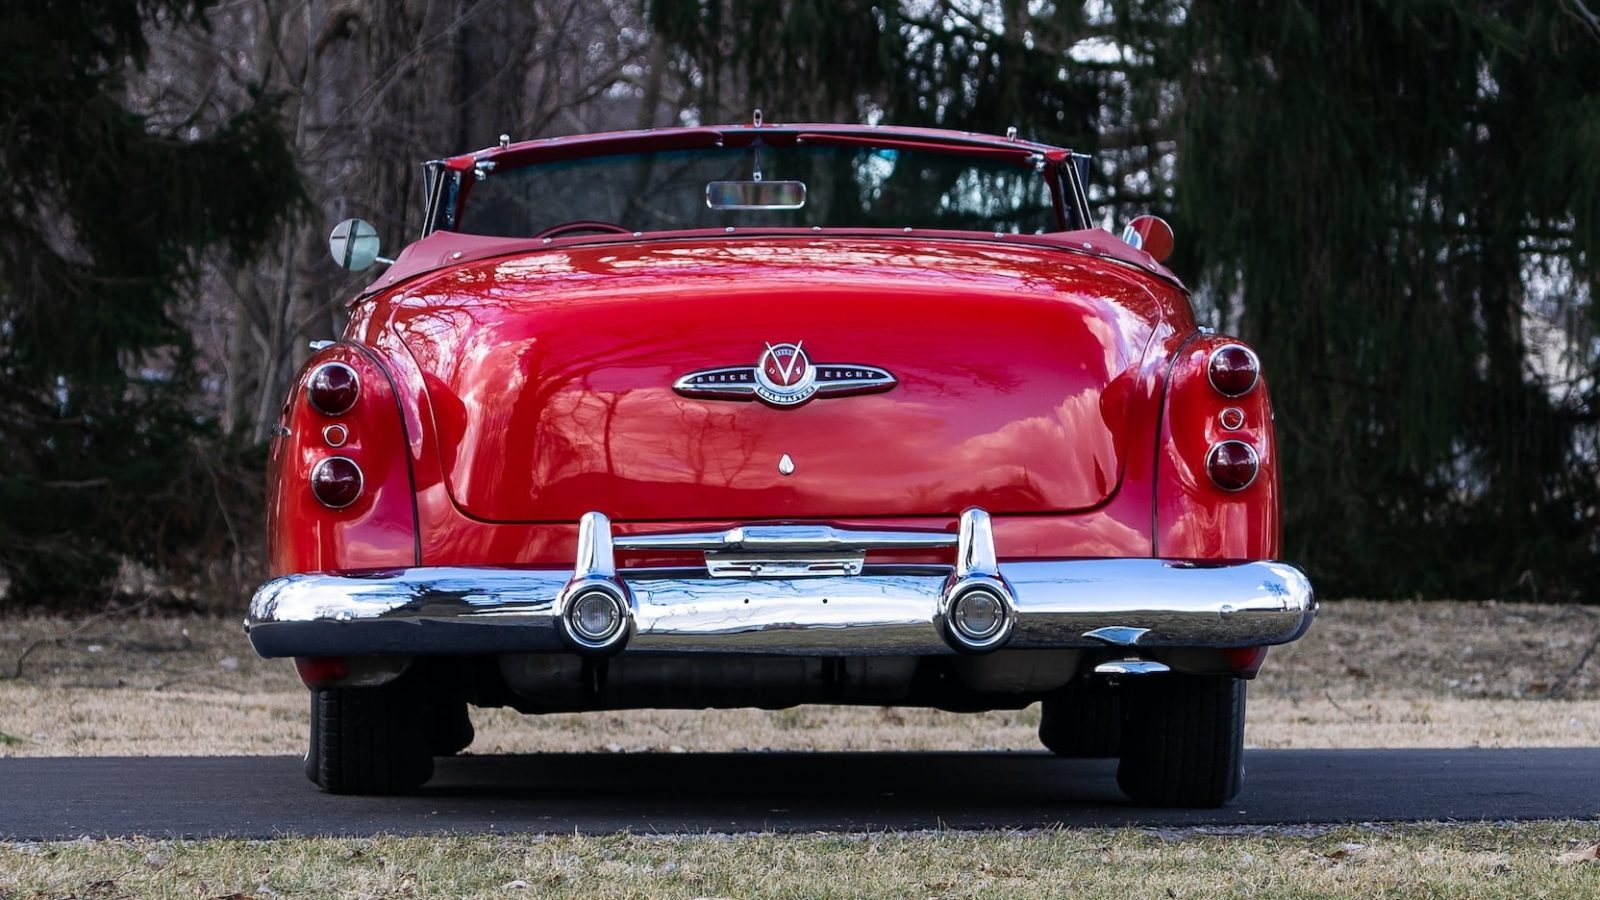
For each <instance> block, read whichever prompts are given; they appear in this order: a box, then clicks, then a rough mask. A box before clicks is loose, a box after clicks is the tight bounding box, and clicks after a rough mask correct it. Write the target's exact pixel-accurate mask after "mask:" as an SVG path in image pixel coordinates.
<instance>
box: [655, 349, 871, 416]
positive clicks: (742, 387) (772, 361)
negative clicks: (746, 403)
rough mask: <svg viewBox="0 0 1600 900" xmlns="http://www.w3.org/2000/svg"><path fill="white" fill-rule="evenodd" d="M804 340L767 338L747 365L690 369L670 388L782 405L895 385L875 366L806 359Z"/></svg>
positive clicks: (689, 395) (697, 393)
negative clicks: (770, 341)
mask: <svg viewBox="0 0 1600 900" xmlns="http://www.w3.org/2000/svg"><path fill="white" fill-rule="evenodd" d="M804 344H805V341H798V342H796V343H793V344H767V345H766V350H764V351H763V352H762V354H761V356H760V357H759V358H757V359H756V364H755V365H753V366H728V367H725V368H721V369H701V370H700V371H698V372H690V373H689V374H687V375H685V376H683V377H682V378H679V379H678V380H677V381H675V382H673V385H672V387H673V390H676V391H677V392H678V393H680V394H683V395H685V396H688V397H706V398H709V399H713V400H760V401H761V402H763V403H765V404H767V405H768V406H775V407H778V408H779V409H785V408H788V407H793V406H799V405H800V404H802V403H804V402H806V401H807V400H810V399H811V398H812V397H839V396H844V395H847V394H871V393H875V392H877V391H887V390H888V389H890V388H892V387H894V386H895V378H894V376H893V375H891V374H889V371H888V370H887V369H881V368H879V367H877V366H864V365H860V364H858V363H819V362H812V361H811V356H810V355H809V354H807V353H806V351H805V347H804Z"/></svg>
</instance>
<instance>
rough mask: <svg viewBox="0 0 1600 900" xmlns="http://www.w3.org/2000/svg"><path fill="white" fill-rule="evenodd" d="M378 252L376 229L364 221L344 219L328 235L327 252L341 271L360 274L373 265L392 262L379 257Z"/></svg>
mask: <svg viewBox="0 0 1600 900" xmlns="http://www.w3.org/2000/svg"><path fill="white" fill-rule="evenodd" d="M378 250H379V242H378V229H376V228H373V227H372V223H371V222H368V221H366V220H365V219H345V220H344V221H343V222H340V223H339V224H337V225H335V226H333V233H332V234H330V235H328V252H329V253H331V254H333V261H334V263H336V264H337V265H338V266H339V268H341V269H349V270H350V271H352V272H362V271H365V270H367V269H370V268H372V264H373V263H384V264H385V265H387V264H390V263H393V262H394V260H392V259H385V258H384V257H382V256H379V255H378Z"/></svg>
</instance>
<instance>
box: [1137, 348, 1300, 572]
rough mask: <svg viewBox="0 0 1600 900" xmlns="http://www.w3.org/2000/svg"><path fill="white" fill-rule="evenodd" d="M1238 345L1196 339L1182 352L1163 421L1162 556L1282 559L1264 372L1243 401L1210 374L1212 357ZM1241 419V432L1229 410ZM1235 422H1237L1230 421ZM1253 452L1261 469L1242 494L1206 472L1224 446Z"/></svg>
mask: <svg viewBox="0 0 1600 900" xmlns="http://www.w3.org/2000/svg"><path fill="white" fill-rule="evenodd" d="M1234 343H1239V342H1238V341H1237V340H1235V339H1233V338H1227V337H1223V336H1221V335H1198V336H1195V337H1194V338H1193V339H1192V340H1190V341H1189V342H1188V343H1186V344H1184V345H1183V347H1182V349H1181V350H1180V351H1178V352H1177V353H1176V357H1175V359H1174V360H1173V363H1172V373H1171V376H1170V382H1169V384H1168V386H1167V398H1166V412H1165V415H1164V416H1163V417H1162V429H1161V441H1160V444H1159V445H1158V448H1157V452H1158V454H1159V455H1160V459H1161V462H1160V474H1159V481H1158V484H1157V486H1156V503H1157V506H1156V555H1158V556H1165V557H1173V558H1188V559H1276V558H1277V555H1278V544H1279V527H1280V524H1279V514H1278V504H1279V499H1278V459H1277V445H1276V444H1275V443H1274V441H1273V431H1272V401H1271V398H1270V397H1269V396H1268V394H1267V379H1266V377H1265V372H1263V375H1262V378H1261V379H1260V380H1259V381H1258V382H1257V384H1256V386H1255V388H1254V389H1252V390H1251V391H1250V392H1249V393H1248V394H1245V395H1244V396H1242V397H1226V396H1224V395H1222V394H1221V393H1219V392H1218V391H1217V390H1216V389H1215V388H1213V387H1212V386H1211V382H1210V379H1209V378H1207V376H1206V366H1207V361H1208V359H1209V357H1210V355H1211V351H1213V350H1215V349H1217V348H1218V347H1222V346H1225V345H1227V344H1234ZM1228 409H1236V410H1238V411H1239V412H1240V413H1242V414H1243V420H1242V424H1241V425H1240V426H1239V427H1238V428H1237V429H1229V428H1227V427H1225V426H1224V422H1223V418H1224V417H1223V411H1224V410H1228ZM1229 418H1230V419H1232V418H1233V416H1230V417H1229ZM1228 440H1237V441H1243V442H1244V443H1246V444H1249V445H1250V446H1251V447H1252V448H1254V449H1255V451H1256V454H1257V456H1258V457H1259V458H1260V461H1261V470H1260V472H1259V474H1257V475H1256V479H1255V481H1254V482H1253V483H1252V484H1251V485H1250V486H1249V487H1246V488H1245V489H1243V490H1240V491H1225V490H1222V489H1221V488H1219V487H1217V486H1216V485H1215V484H1213V483H1212V481H1211V478H1210V476H1209V475H1207V474H1206V469H1205V458H1206V455H1207V454H1208V453H1209V452H1210V450H1211V447H1212V446H1213V445H1215V444H1217V443H1218V442H1220V441H1228Z"/></svg>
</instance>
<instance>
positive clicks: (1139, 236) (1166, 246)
mask: <svg viewBox="0 0 1600 900" xmlns="http://www.w3.org/2000/svg"><path fill="white" fill-rule="evenodd" d="M1122 240H1123V243H1126V244H1127V245H1128V246H1130V247H1132V248H1133V249H1135V250H1143V251H1144V252H1146V253H1148V254H1150V255H1151V256H1153V257H1155V259H1156V262H1166V261H1167V257H1168V256H1171V255H1172V226H1171V225H1168V224H1167V223H1166V221H1165V220H1164V219H1162V218H1161V217H1159V216H1139V217H1138V218H1136V219H1134V220H1133V221H1132V222H1129V223H1128V227H1127V228H1124V229H1122Z"/></svg>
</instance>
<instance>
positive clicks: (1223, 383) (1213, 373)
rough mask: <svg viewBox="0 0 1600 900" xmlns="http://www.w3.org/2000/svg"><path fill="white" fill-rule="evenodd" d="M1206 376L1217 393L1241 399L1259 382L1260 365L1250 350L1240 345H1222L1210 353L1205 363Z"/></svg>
mask: <svg viewBox="0 0 1600 900" xmlns="http://www.w3.org/2000/svg"><path fill="white" fill-rule="evenodd" d="M1206 376H1207V377H1208V378H1210V379H1211V386H1212V387H1214V388H1216V389H1217V393H1219V394H1223V395H1224V396H1228V397H1243V396H1244V395H1245V394H1248V393H1250V392H1251V391H1253V390H1255V387H1256V382H1258V381H1260V380H1261V363H1260V361H1259V360H1257V359H1256V355H1255V354H1254V353H1252V352H1250V348H1248V347H1245V346H1243V345H1240V344H1223V345H1222V346H1221V347H1218V348H1217V349H1215V350H1213V351H1211V357H1210V359H1208V360H1207V361H1206Z"/></svg>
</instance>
